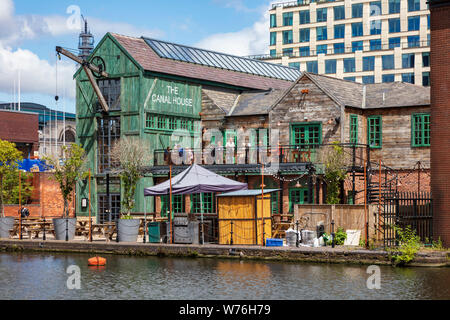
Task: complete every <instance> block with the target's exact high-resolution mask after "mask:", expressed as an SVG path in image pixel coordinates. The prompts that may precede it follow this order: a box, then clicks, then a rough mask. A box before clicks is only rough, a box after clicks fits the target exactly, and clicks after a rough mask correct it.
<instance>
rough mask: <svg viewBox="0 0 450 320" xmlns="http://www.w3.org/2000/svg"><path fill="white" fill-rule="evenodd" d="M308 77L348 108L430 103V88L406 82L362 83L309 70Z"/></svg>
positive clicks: (392, 106) (423, 104) (406, 105)
mask: <svg viewBox="0 0 450 320" xmlns="http://www.w3.org/2000/svg"><path fill="white" fill-rule="evenodd" d="M305 76H307V77H308V78H310V79H311V81H313V82H314V83H315V84H316V85H317V86H318V87H319V88H321V89H322V90H323V91H324V92H325V93H326V94H328V95H329V96H330V97H331V98H332V99H333V100H335V101H336V103H338V104H339V105H341V106H344V107H354V108H360V109H374V108H396V107H411V106H425V105H429V104H430V88H429V87H424V86H419V85H414V84H410V83H405V82H388V83H373V84H362V83H357V82H354V81H349V80H342V79H337V78H333V77H329V76H324V75H318V74H314V73H308V72H305ZM364 91H365V97H364ZM364 98H365V101H364Z"/></svg>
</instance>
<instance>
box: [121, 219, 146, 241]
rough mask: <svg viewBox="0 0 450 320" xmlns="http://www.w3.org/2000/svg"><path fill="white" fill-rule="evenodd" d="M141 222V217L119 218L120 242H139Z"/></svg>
mask: <svg viewBox="0 0 450 320" xmlns="http://www.w3.org/2000/svg"><path fill="white" fill-rule="evenodd" d="M140 223H141V220H139V219H119V220H118V221H117V237H118V238H119V242H137V238H138V234H139V226H140Z"/></svg>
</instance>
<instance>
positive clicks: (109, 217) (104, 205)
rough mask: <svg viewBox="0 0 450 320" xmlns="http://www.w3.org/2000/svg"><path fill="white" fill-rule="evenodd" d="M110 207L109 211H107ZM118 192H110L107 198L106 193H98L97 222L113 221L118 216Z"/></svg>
mask: <svg viewBox="0 0 450 320" xmlns="http://www.w3.org/2000/svg"><path fill="white" fill-rule="evenodd" d="M108 208H110V209H111V213H109V212H108ZM120 209H121V207H120V194H118V193H110V194H109V199H108V196H107V195H106V194H99V195H98V211H99V212H98V215H99V217H98V218H99V223H105V222H115V221H117V220H118V219H119V218H120V212H121V210H120Z"/></svg>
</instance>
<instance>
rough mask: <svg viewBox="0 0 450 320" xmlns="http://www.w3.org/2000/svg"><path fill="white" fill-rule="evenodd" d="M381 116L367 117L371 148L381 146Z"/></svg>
mask: <svg viewBox="0 0 450 320" xmlns="http://www.w3.org/2000/svg"><path fill="white" fill-rule="evenodd" d="M381 135H382V134H381V116H370V117H368V118H367V136H368V138H367V140H368V141H369V146H370V147H371V148H381V144H382V140H381Z"/></svg>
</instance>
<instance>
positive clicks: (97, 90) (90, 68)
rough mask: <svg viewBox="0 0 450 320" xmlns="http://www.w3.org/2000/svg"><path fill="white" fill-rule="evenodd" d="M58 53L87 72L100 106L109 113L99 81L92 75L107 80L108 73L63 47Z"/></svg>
mask: <svg viewBox="0 0 450 320" xmlns="http://www.w3.org/2000/svg"><path fill="white" fill-rule="evenodd" d="M56 52H58V53H60V54H62V55H65V56H66V57H68V58H69V59H72V60H73V61H75V62H77V63H79V64H80V65H81V66H82V67H83V70H84V71H85V72H86V75H87V77H88V79H89V82H90V83H91V85H92V88H94V91H95V94H96V95H97V97H98V101H99V102H100V105H101V107H102V109H103V111H105V112H108V111H109V107H108V104H107V103H106V100H105V98H104V97H103V94H102V92H101V90H100V88H99V86H98V84H97V81H95V79H94V75H93V74H92V71H94V72H95V73H98V74H100V75H102V76H103V77H105V78H107V77H109V74H108V73H106V72H105V71H100V69H99V68H97V66H94V65H92V64H90V63H89V62H87V61H85V60H83V59H81V58H80V57H77V56H76V55H74V54H72V53H71V52H69V51H67V50H65V49H63V48H61V47H56Z"/></svg>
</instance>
